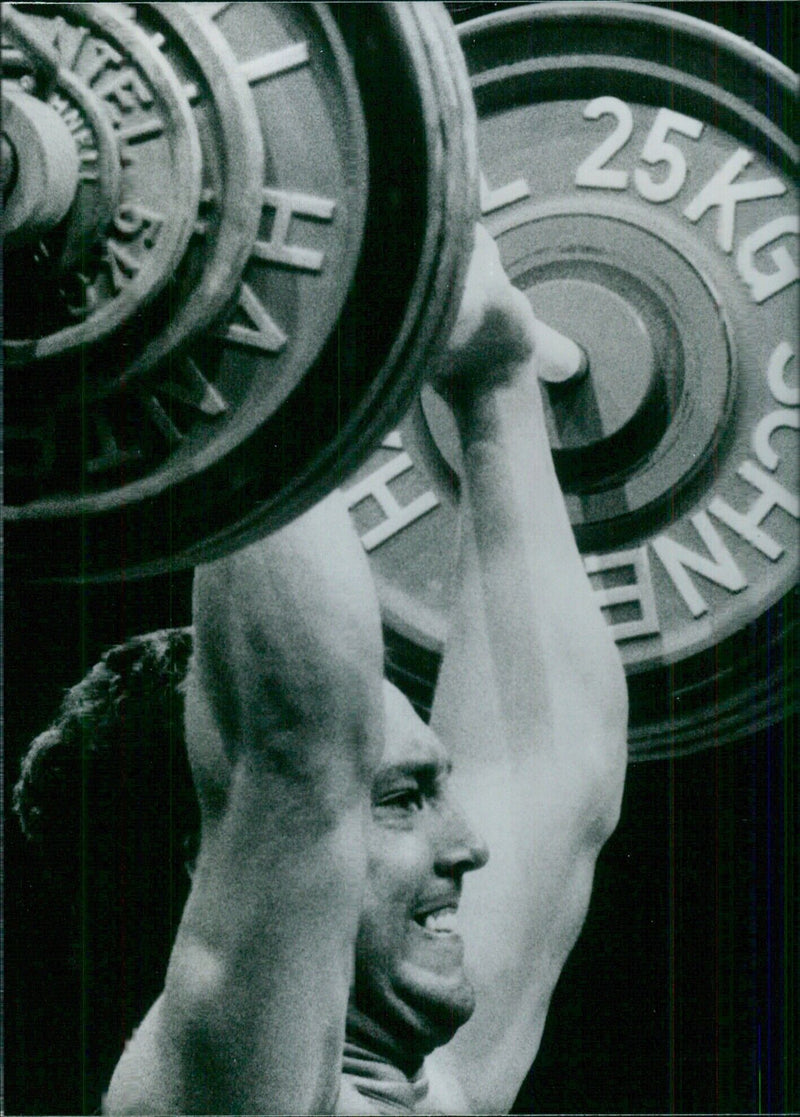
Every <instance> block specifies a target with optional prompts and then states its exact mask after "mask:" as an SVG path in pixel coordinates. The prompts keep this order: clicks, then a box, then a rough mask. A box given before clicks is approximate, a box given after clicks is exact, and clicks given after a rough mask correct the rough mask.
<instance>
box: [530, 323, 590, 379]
mask: <svg viewBox="0 0 800 1117" xmlns="http://www.w3.org/2000/svg"><path fill="white" fill-rule="evenodd" d="M535 339H536V359H537V372H538V375H539V379H540V380H542V381H544V383H545V384H569V383H571V382H573V381H575V380H580V378H581V377H582V376H585V375H586V372H587V371H588V368H589V360H588V358H587V356H586V353H585V352H584V351H583V349H582V348H581V347H580V345H578V343H577V342H575V341H572V340H571V339H570V338H568V337H565V336H564V334H560V333H559V332H558V330H554V329H553V328H552V326H548V325H546V324H545V323H544V322H542V321H541V320H540V319H538V318H537V320H536V327H535Z"/></svg>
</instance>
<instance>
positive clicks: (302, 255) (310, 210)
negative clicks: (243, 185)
mask: <svg viewBox="0 0 800 1117" xmlns="http://www.w3.org/2000/svg"><path fill="white" fill-rule="evenodd" d="M262 204H263V205H265V206H271V207H272V208H273V209H274V210H275V217H274V219H273V222H272V231H271V233H270V238H269V240H257V241H256V243H255V245H254V246H253V256H254V257H256V258H258V259H259V260H269V261H271V262H272V263H275V264H285V265H286V266H287V267H290V268H298V269H300V270H301V271H315V272H318V271H320V270H321V268H322V264H323V262H324V260H325V254H324V252H317V251H316V250H314V249H311V248H301V247H300V246H299V245H296V244H288V243H287V238H288V236H289V225H290V223H291V220H292V218H293V217H294V216H298V217H307V218H312V219H315V220H317V221H330V220H331V218H332V217H333V214H334V210H335V209H336V202H335V201H333V200H331V199H330V198H318V197H317V196H316V195H315V194H299V193H297V192H296V191H292V190H274V189H272V188H271V187H266V188H265V189H264V192H263V201H262Z"/></svg>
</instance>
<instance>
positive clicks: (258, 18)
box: [6, 3, 369, 578]
mask: <svg viewBox="0 0 800 1117" xmlns="http://www.w3.org/2000/svg"><path fill="white" fill-rule="evenodd" d="M191 14H192V16H194V17H196V18H197V19H205V20H210V21H212V22H213V24H214V25H215V28H216V32H218V33H219V34H220V35H222V36H223V37H224V39H225V40H226V42H227V45H228V47H229V48H230V52H231V53H232V54H233V56H234V57H235V59H236V64H237V66H238V68H239V71H240V76H243V77H244V79H245V80H246V82H247V85H248V86H249V91H250V94H251V95H252V98H253V100H254V103H255V110H256V113H257V116H258V121H259V127H260V131H261V134H262V136H263V140H264V181H263V184H262V186H263V194H262V198H261V201H262V203H263V204H262V209H261V214H260V217H261V225H260V229H259V232H258V238H257V240H256V243H255V245H254V247H253V251H252V253H251V254H250V256H249V257H248V259H247V260H246V263H245V267H244V273H243V279H242V283H241V285H240V287H239V289H238V292H237V294H236V301H235V305H234V307H233V309H232V312H231V314H230V315H229V316H228V317H227V318H225V319H224V320H223V321H222V322H221V324H220V325H219V328H218V330H217V333H216V334H215V335H213V336H207V337H205V338H204V339H203V341H202V342H201V343H200V344H199V345H196V346H194V347H192V348H190V349H189V350H188V351H186V352H183V353H181V354H180V355H178V354H176V355H175V356H174V358H171V359H170V360H169V361H168V362H166V364H165V365H164V366H163V367H162V368H161V369H159V372H158V377H157V378H156V379H155V380H154V379H152V378H150V377H148V378H147V379H146V382H145V384H144V386H143V388H142V390H141V391H137V390H131V391H125V392H117V393H116V394H110V395H109V397H108V398H107V399H105V400H102V401H97V400H94V399H91V398H89V399H87V398H85V397H81V398H80V399H79V400H77V401H76V399H75V397H74V394H73V395H69V394H68V393H65V394H64V397H63V400H60V399H59V398H58V396H57V394H56V392H55V387H56V386H57V384H58V381H57V380H56V381H55V382H54V391H53V403H54V406H53V408H52V409H51V410H50V411H49V412H48V414H47V415H46V416H45V417H44V418H43V419H42V421H41V429H35V430H32V431H31V433H30V435H29V438H28V441H29V444H30V446H31V457H32V458H33V459H34V460H35V463H36V469H34V470H27V471H26V470H25V468H24V462H23V461H22V454H21V453H20V454H17V455H15V459H14V464H15V470H14V473H13V474H12V478H11V481H12V484H11V485H8V486H7V490H6V495H7V500H8V506H7V507H6V522H7V529H6V530H7V540H8V544H9V553H10V556H11V560H12V561H16V562H19V561H23V562H26V563H30V564H31V566H32V568H33V569H35V570H36V571H37V572H38V573H40V574H46V575H52V576H75V575H78V576H81V577H84V578H95V577H96V578H102V577H106V576H108V577H113V576H115V575H116V574H117V573H118V572H119V570H120V568H124V569H125V572H126V573H127V574H128V575H129V576H131V575H136V574H142V573H152V572H155V571H156V570H159V569H165V568H168V567H173V566H180V565H189V564H191V563H193V562H195V561H199V560H200V559H201V558H210V557H212V555H213V553H214V547H215V545H216V543H215V541H217V543H218V541H219V538H220V537H225V538H226V542H227V535H226V533H227V532H228V531H229V530H230V529H231V528H232V526H233V525H237V524H239V523H240V522H241V521H242V520H243V519H245V518H246V517H247V515H248V513H250V512H251V510H252V509H253V507H254V506H257V505H261V504H264V503H267V504H271V505H276V504H280V498H281V496H282V494H283V493H284V491H285V490H286V488H287V486H289V485H290V484H291V482H292V479H293V477H294V476H295V474H296V473H298V472H302V470H303V468H304V465H305V463H306V462H307V461H312V462H313V461H315V460H316V455H317V454H318V453H319V452H320V446H321V445H323V446H324V445H327V442H328V441H329V440H330V438H331V437H332V435H334V434H335V433H336V430H337V424H338V421H339V417H340V415H339V413H338V412H337V349H336V338H335V337H334V340H333V343H332V344H331V345H330V346H329V347H328V348H327V349H326V345H327V344H328V342H329V338H330V337H331V335H334V334H335V330H334V327H335V326H336V323H337V320H338V317H339V314H340V311H341V308H342V305H343V303H344V300H345V298H346V295H347V293H348V290H349V287H350V283H351V280H352V277H353V274H354V271H355V268H356V264H357V262H358V259H359V249H360V243H361V238H362V233H363V225H364V219H365V210H366V205H367V191H368V174H367V162H366V161H367V152H366V135H365V129H364V124H363V118H362V111H361V107H360V100H359V96H358V89H357V86H356V83H355V79H354V75H353V72H352V66H351V62H350V59H349V56H348V54H347V50H346V47H345V44H344V41H343V39H342V37H341V35H340V34H339V32H338V30H337V27H336V25H335V23H334V21H333V20H332V18H331V16H330V13H329V12H328V10H327V8H326V7H325V6H324V5H316V4H272V3H233V4H199V3H198V4H195V5H192V9H191ZM119 19H120V21H121V22H124V23H126V24H130V31H131V33H133V32H137V33H138V34H141V31H140V30H139V29H138V28H136V27H135V26H133V25H132V24H131V23H130V20H128V19H124V18H123V16H120V17H119ZM152 49H153V50H154V52H155V53H156V54H160V51H159V50H158V48H157V45H153V47H152ZM125 356H126V354H125V352H124V351H123V352H120V353H119V354H118V359H119V361H120V363H121V364H123V365H124V362H125ZM309 366H313V367H314V368H315V369H316V372H315V375H314V376H313V377H311V379H310V381H309V386H306V385H304V384H303V383H302V382H303V378H304V376H305V374H306V373H307V371H308V369H309ZM355 371H356V373H359V374H360V375H361V377H362V379H361V384H362V386H363V383H364V382H365V381H366V380H367V378H368V373H369V370H363V369H361V370H355ZM326 383H327V390H326V392H325V394H324V398H323V397H322V396H319V398H318V397H317V395H316V394H315V393H314V392H313V391H312V387H311V386H312V385H313V384H323V385H324V384H326ZM342 406H344V405H342ZM21 429H22V432H23V434H24V433H25V428H24V426H22V425H21ZM59 467H60V468H61V473H60V475H59V472H58V470H59ZM54 477H55V478H56V484H53V478H54ZM37 485H38V490H37V488H36V486H37ZM20 494H22V495H23V496H24V499H22V500H21V499H19V496H20ZM288 514H289V513H287V515H288ZM276 515H277V513H276ZM207 539H210V540H211V542H209V544H208V546H207V547H206V546H203V547H201V548H200V549H199V550H198V549H197V548H198V545H199V544H201V543H203V544H204V543H205V541H206V540H207Z"/></svg>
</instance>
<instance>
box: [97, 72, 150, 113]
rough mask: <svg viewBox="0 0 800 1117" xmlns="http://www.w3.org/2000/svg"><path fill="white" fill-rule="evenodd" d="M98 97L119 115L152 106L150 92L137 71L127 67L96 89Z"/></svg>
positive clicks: (112, 75)
mask: <svg viewBox="0 0 800 1117" xmlns="http://www.w3.org/2000/svg"><path fill="white" fill-rule="evenodd" d="M95 92H96V93H97V95H98V97H102V99H103V100H104V101H105V102H106V104H107V105H111V106H112V107H113V108H114V109H115V110H116V111H117V112H119V113H127V112H133V110H134V109H137V108H142V107H144V108H147V107H148V106H150V105H152V103H153V97H152V94H151V93H150V90H149V89H148V88H147V86H146V85H145V83H144V82H143V81H142V79H141V78H140V77H139V75H138V74H137V73H136V71H135V70H133V69H131V68H130V67H127V68H126V69H124V70H119V71H118V72H117V73H114V74H110V75H109V77H108V79H107V80H106V81H105V82H103V84H102V86H98V87H97V88H96V89H95Z"/></svg>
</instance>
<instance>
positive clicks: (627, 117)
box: [575, 97, 633, 190]
mask: <svg viewBox="0 0 800 1117" xmlns="http://www.w3.org/2000/svg"><path fill="white" fill-rule="evenodd" d="M583 115H584V117H585V118H586V119H587V120H599V119H600V117H601V116H613V117H616V120H617V125H616V127H615V128H614V130H613V132H612V133H611V135H610V136H606V138H605V139H604V140H603V142H602V143H601V144H600V146H599V147H596V148H595V150H594V151H593V152H592V153H591V154H590V155H588V156H587V157H586V159H584V161H583V162H582V163H581V165H580V166H579V167H578V169H577V171H576V172H575V185H576V186H590V187H594V188H596V189H600V190H624V189H625V187H626V186H627V185H628V172H627V171H618V170H613V169H611V168H609V167H607V166H606V163H608V161H609V160H610V159H613V157H614V156H615V155H617V154H618V153H619V152H620V151H622V149H623V147H624V146H625V144H626V143H627V142H628V140H629V139H630V138H631V133H632V132H633V113H632V112H631V110H630V108H629V107H628V105H626V104H625V102H624V101H620V99H619V97H595V99H594V100H593V101H590V102H589V103H588V105H586V107H585V108H584V110H583Z"/></svg>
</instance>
